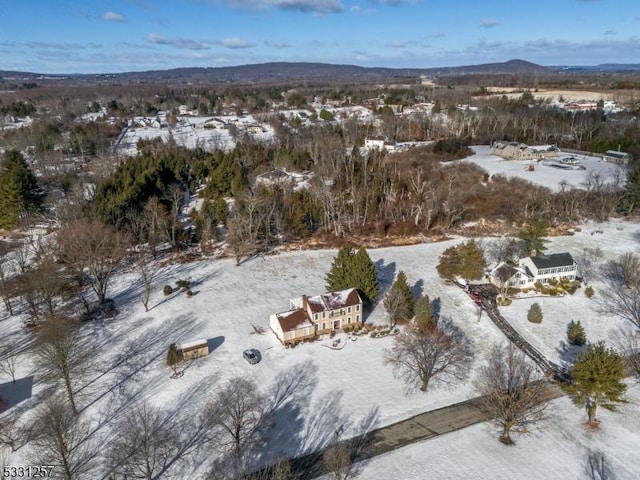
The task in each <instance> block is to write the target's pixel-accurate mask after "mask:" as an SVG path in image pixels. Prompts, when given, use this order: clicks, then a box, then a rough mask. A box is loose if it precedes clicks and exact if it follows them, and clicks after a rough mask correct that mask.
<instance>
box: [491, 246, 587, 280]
mask: <svg viewBox="0 0 640 480" xmlns="http://www.w3.org/2000/svg"><path fill="white" fill-rule="evenodd" d="M577 274H578V265H577V264H576V262H575V260H574V259H573V257H572V256H571V254H570V253H552V254H549V255H537V256H534V257H524V258H521V259H520V261H519V262H518V265H517V266H512V265H508V264H506V263H502V264H500V265H498V267H497V268H495V269H494V270H493V271H492V272H491V274H490V275H489V279H490V281H491V283H493V284H494V285H496V286H497V287H499V288H531V287H533V286H534V284H535V283H537V282H540V283H543V284H545V283H549V280H551V279H552V278H555V279H557V280H560V279H561V278H566V279H567V280H575V279H576V276H577Z"/></svg>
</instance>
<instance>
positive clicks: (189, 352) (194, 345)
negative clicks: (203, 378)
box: [178, 340, 209, 360]
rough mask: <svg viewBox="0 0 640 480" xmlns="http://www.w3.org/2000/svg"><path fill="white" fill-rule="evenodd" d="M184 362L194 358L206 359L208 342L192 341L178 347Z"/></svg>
mask: <svg viewBox="0 0 640 480" xmlns="http://www.w3.org/2000/svg"><path fill="white" fill-rule="evenodd" d="M178 350H179V351H180V352H181V353H182V358H184V359H185V360H193V359H195V358H200V357H206V356H207V355H209V342H207V340H194V341H192V342H185V343H183V344H181V345H180V346H179V347H178Z"/></svg>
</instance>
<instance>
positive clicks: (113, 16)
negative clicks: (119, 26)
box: [102, 12, 127, 23]
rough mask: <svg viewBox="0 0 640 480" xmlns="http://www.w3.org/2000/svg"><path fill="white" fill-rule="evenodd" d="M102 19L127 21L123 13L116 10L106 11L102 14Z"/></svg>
mask: <svg viewBox="0 0 640 480" xmlns="http://www.w3.org/2000/svg"><path fill="white" fill-rule="evenodd" d="M102 19H103V20H106V21H107V22H120V23H124V22H126V21H127V18H126V17H125V16H124V15H122V14H121V13H117V12H106V13H105V14H104V15H102Z"/></svg>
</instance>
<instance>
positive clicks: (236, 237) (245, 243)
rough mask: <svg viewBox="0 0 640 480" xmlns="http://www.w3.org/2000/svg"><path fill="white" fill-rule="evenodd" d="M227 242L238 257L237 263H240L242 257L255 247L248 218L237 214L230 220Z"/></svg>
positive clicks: (236, 257)
mask: <svg viewBox="0 0 640 480" xmlns="http://www.w3.org/2000/svg"><path fill="white" fill-rule="evenodd" d="M227 244H228V245H229V248H230V249H231V251H232V252H233V255H234V257H235V259H236V265H240V262H241V260H242V257H243V256H245V255H247V254H248V253H250V252H251V251H252V250H253V249H254V248H255V243H254V242H253V241H252V240H251V231H250V229H249V223H248V221H247V219H246V218H245V217H243V216H241V215H238V214H236V215H235V216H234V217H233V218H231V219H230V220H229V223H228V232H227Z"/></svg>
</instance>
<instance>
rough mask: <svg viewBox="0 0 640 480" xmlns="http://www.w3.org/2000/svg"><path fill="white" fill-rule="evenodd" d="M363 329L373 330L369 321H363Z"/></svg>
mask: <svg viewBox="0 0 640 480" xmlns="http://www.w3.org/2000/svg"><path fill="white" fill-rule="evenodd" d="M364 330H365V331H366V332H370V331H371V330H373V324H371V323H365V324H364Z"/></svg>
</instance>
